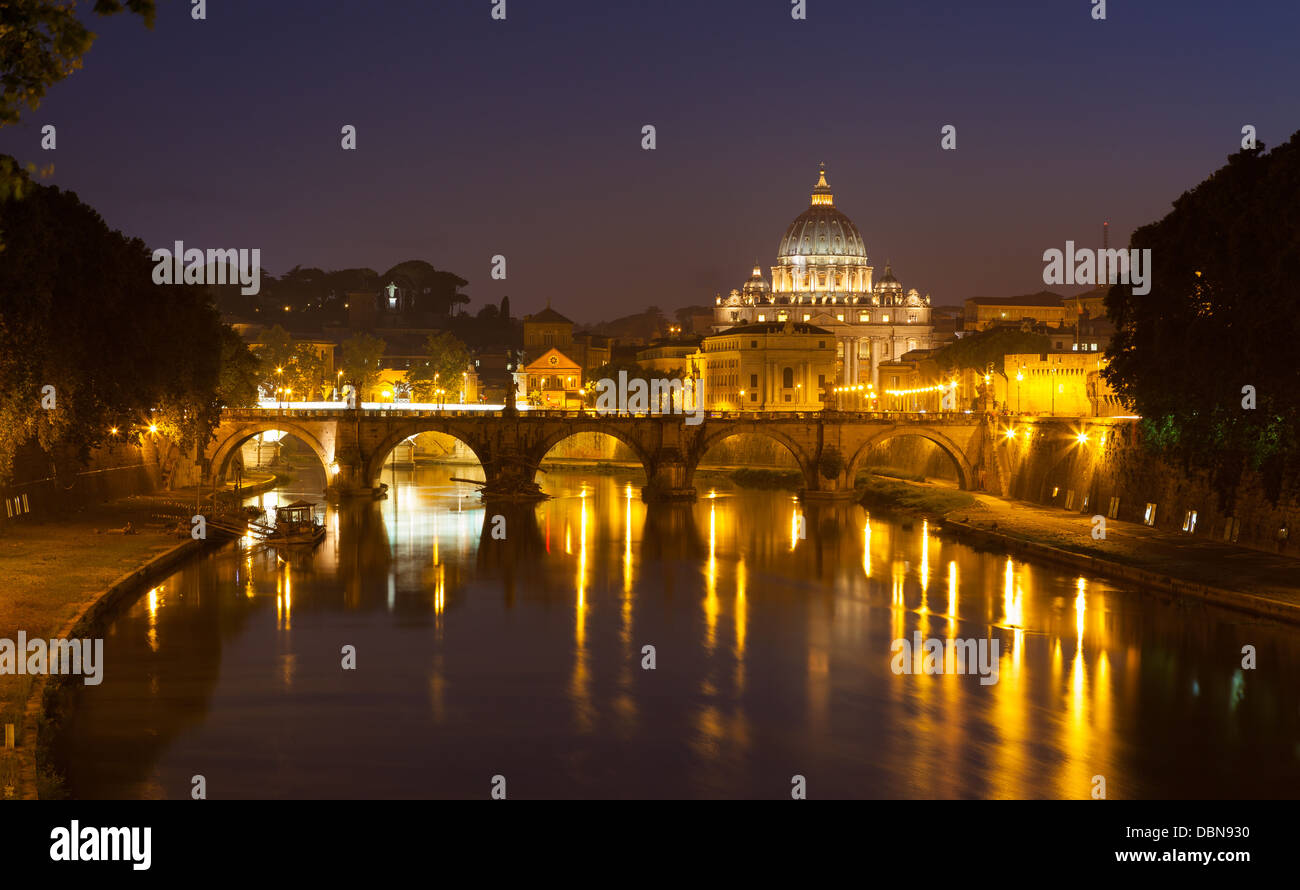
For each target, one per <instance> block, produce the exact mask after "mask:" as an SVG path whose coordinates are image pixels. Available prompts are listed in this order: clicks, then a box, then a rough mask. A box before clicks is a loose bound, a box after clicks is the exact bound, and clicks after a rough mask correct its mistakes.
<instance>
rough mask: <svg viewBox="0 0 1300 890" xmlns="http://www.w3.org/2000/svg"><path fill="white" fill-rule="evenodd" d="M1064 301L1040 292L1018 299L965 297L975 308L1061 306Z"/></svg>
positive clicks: (1045, 292) (1047, 291)
mask: <svg viewBox="0 0 1300 890" xmlns="http://www.w3.org/2000/svg"><path fill="white" fill-rule="evenodd" d="M1064 299H1065V298H1064V297H1062V296H1061V295H1060V294H1057V293H1053V292H1052V291H1050V290H1042V291H1039V292H1038V293H1036V294H1022V295H1021V296H1018V297H967V298H966V302H967V303H974V304H975V305H976V306H1063V305H1064V303H1063V302H1062V301H1063V300H1064Z"/></svg>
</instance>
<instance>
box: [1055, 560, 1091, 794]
mask: <svg viewBox="0 0 1300 890" xmlns="http://www.w3.org/2000/svg"><path fill="white" fill-rule="evenodd" d="M1084 583H1085V582H1084V579H1082V578H1080V579H1079V580H1078V582H1077V589H1078V594H1077V595H1076V596H1075V599H1074V614H1075V634H1076V636H1075V643H1074V658H1073V660H1072V661H1071V664H1070V681H1069V682H1070V688H1069V710H1068V712H1067V716H1066V720H1065V721H1064V727H1063V733H1064V734H1063V738H1062V739H1061V746H1062V748H1064V750H1065V752H1066V763H1065V769H1064V770H1063V771H1062V773H1061V779H1060V781H1061V787H1060V789H1059V792H1058V794H1059V795H1060V796H1061V797H1065V798H1076V799H1077V798H1081V797H1083V796H1084V795H1085V794H1087V793H1088V792H1089V791H1090V789H1091V785H1092V776H1093V775H1095V774H1096V773H1095V772H1094V771H1093V770H1092V769H1091V767H1090V766H1089V761H1090V759H1091V757H1090V755H1091V751H1090V748H1091V738H1090V736H1091V734H1092V733H1091V728H1090V727H1089V725H1088V724H1089V720H1088V676H1087V671H1086V670H1085V664H1084V658H1083V622H1084V613H1085V611H1086V609H1087V606H1086V603H1085V598H1084Z"/></svg>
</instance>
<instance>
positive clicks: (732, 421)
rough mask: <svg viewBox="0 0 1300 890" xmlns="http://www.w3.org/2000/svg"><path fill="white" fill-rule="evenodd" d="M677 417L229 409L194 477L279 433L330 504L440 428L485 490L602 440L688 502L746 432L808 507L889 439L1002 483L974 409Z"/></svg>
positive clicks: (650, 486)
mask: <svg viewBox="0 0 1300 890" xmlns="http://www.w3.org/2000/svg"><path fill="white" fill-rule="evenodd" d="M686 419H687V418H684V417H682V416H680V415H632V416H628V415H606V416H597V415H594V414H591V413H584V412H579V411H522V412H514V411H510V410H505V411H495V412H490V411H456V410H447V411H413V410H402V409H352V410H312V409H301V410H294V409H285V410H276V409H249V410H232V411H227V412H226V413H225V414H224V415H223V417H222V422H221V425H220V426H219V427H218V428H217V430H216V438H215V439H214V440H213V441H212V442H211V443H210V444H209V445H208V447H207V448H206V449H205V451H204V454H203V461H202V471H203V476H204V478H205V480H207V481H211V480H213V479H214V478H215V479H224V478H226V474H227V471H228V469H229V467H230V463H231V459H232V457H233V456H234V455H235V454H236V453H237V452H238V449H239V448H240V446H241V445H243V443H244V442H246V441H248V440H249V439H250V438H252V437H253V436H254V435H256V434H257V433H260V432H263V431H265V430H282V431H284V432H285V433H288V434H289V435H292V436H294V437H296V438H298V439H300V440H301V441H302V442H304V443H306V444H307V445H308V446H309V447H310V448H311V449H312V450H313V451H314V452H315V453H316V455H317V457H319V458H320V461H321V464H322V465H323V466H324V467H325V472H326V478H327V479H328V480H329V490H328V494H329V495H330V496H331V497H349V496H369V495H371V494H372V493H373V492H374V491H375V490H376V488H377V486H378V485H379V477H380V472H381V470H382V468H383V465H384V461H385V460H386V459H387V457H388V456H389V454H391V452H392V451H393V449H394V448H395V447H397V445H398V444H399V443H401V442H403V441H404V440H406V439H408V438H410V437H412V436H415V435H417V434H419V433H425V432H438V433H444V434H446V435H449V436H452V437H454V438H456V439H458V440H460V441H461V442H463V443H464V444H465V445H466V446H467V447H468V448H469V449H470V450H471V451H472V452H473V453H474V454H475V456H477V457H478V459H479V462H480V463H482V464H483V470H484V473H485V474H486V481H487V482H488V484H489V485H490V486H493V487H495V486H496V485H498V484H500V485H503V486H504V487H508V485H509V484H510V483H512V482H532V481H534V476H535V474H536V472H537V470H536V467H537V464H538V463H540V462H541V460H542V459H543V458H544V457H545V456H546V454H547V453H548V452H549V451H550V450H551V449H552V448H554V447H555V446H556V445H557V444H558V443H560V442H561V441H563V440H564V439H567V438H568V437H570V436H573V435H575V434H578V433H604V434H606V435H609V436H612V437H614V438H615V439H617V440H618V441H620V442H623V443H624V444H626V445H627V446H628V447H629V448H630V449H631V450H632V451H633V453H635V454H636V456H637V458H638V459H639V460H640V461H641V464H642V466H643V467H644V469H645V474H646V480H647V484H646V486H645V488H644V489H642V494H643V497H644V498H645V499H646V500H647V501H657V500H690V499H692V498H694V497H695V487H694V481H693V480H694V476H695V469H696V467H697V466H698V465H699V463H700V460H701V458H702V457H703V456H704V454H705V453H706V452H707V451H708V450H709V449H710V448H711V447H713V446H714V445H716V444H717V443H719V442H722V441H723V440H724V439H728V438H730V437H732V436H736V435H741V434H745V433H750V434H755V435H759V436H766V437H768V438H771V439H775V440H776V441H777V442H780V443H781V444H782V445H783V446H785V448H786V449H787V450H788V451H789V452H790V454H791V455H793V456H794V459H795V460H796V461H797V462H798V464H799V469H800V471H801V472H802V473H803V482H804V484H803V488H802V490H801V491H800V495H801V496H802V497H804V498H806V499H814V500H815V499H819V498H839V497H851V496H852V494H853V480H854V478H855V476H856V475H857V472H858V470H859V469H860V468H861V467H863V466H865V465H866V459H867V456H868V454H869V453H870V452H871V450H872V449H873V448H875V446H877V445H879V444H881V443H883V442H886V441H888V440H890V439H893V438H895V437H898V436H920V437H922V438H924V439H928V440H929V441H931V442H933V443H934V444H935V445H937V446H938V447H939V448H940V449H941V450H942V451H943V453H944V454H946V455H947V456H948V458H949V459H950V460H951V461H952V464H953V467H954V469H955V470H956V476H957V479H958V482H959V484H960V485H961V487H962V488H965V489H987V490H990V491H992V492H994V493H1001V491H1000V489H1001V488H1002V487H1003V486H1002V483H1001V479H1002V474H1001V473H999V472H997V471H996V458H995V456H994V455H995V450H994V448H993V433H994V432H996V431H995V430H991V429H990V424H989V422H988V421H987V420H986V419H985V418H984V416H983V415H979V414H966V413H964V412H945V413H925V414H907V413H896V412H886V413H840V412H831V411H821V412H767V413H761V414H760V413H751V412H743V413H739V412H737V413H731V412H728V413H707V414H705V415H704V417H703V419H702V421H701V422H700V423H697V424H695V425H691V424H687V423H685V420H686ZM690 419H692V420H694V419H695V418H690ZM986 468H987V469H988V472H984V470H985V469H986Z"/></svg>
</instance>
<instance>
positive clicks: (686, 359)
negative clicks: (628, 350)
mask: <svg viewBox="0 0 1300 890" xmlns="http://www.w3.org/2000/svg"><path fill="white" fill-rule="evenodd" d="M703 341H704V338H703V337H664V338H661V339H658V340H654V341H652V342H651V343H650V344H649V345H648V346H646V347H645V348H643V349H639V350H637V353H636V362H637V364H638V365H640V366H641V367H643V368H645V369H646V370H647V371H657V372H659V373H660V374H669V373H674V372H676V373H681V374H682V375H684V376H687V377H689V376H691V367H692V362H691V358H690V357H691V356H692V355H693V354H694V353H696V352H699V350H700V344H701V343H702V342H703Z"/></svg>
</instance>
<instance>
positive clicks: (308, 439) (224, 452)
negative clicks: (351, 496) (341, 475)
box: [211, 418, 334, 481]
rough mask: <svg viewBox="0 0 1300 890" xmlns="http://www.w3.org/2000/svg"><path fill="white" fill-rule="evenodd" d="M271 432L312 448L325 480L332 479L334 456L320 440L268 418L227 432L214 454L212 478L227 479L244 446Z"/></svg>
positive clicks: (310, 434) (281, 420)
mask: <svg viewBox="0 0 1300 890" xmlns="http://www.w3.org/2000/svg"><path fill="white" fill-rule="evenodd" d="M271 430H277V431H279V432H282V433H285V434H286V435H289V436H293V437H294V438H295V439H298V440H299V441H301V442H302V443H303V444H304V445H306V446H307V447H308V448H310V449H311V450H312V452H313V453H314V454H315V455H316V457H317V458H318V459H319V460H320V466H321V471H322V472H323V473H324V474H325V478H326V479H327V480H328V479H329V478H330V462H331V461H333V460H334V455H333V454H330V453H329V452H328V451H326V450H325V446H324V445H322V444H321V441H320V439H319V438H317V437H316V435H315V434H314V433H312V432H311V431H309V430H308V429H307V428H306V427H303V426H301V425H299V424H297V423H294V422H292V421H287V420H284V419H282V418H281V419H276V418H268V419H267V420H260V421H253V422H250V423H242V424H240V425H239V426H238V427H236V428H235V429H234V430H232V431H229V432H227V433H226V434H225V435H224V437H223V438H222V439H221V441H220V442H219V443H218V445H217V449H216V451H214V452H212V461H211V468H212V469H211V472H212V478H213V479H215V480H218V481H220V480H223V479H225V478H226V472H227V471H228V470H229V469H230V461H231V459H232V458H233V457H234V456H235V454H236V453H237V452H238V451H239V449H240V448H241V447H242V446H243V444H244V443H245V442H247V441H248V440H249V439H251V438H253V437H254V436H256V435H257V434H258V433H266V432H270V431H271Z"/></svg>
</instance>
